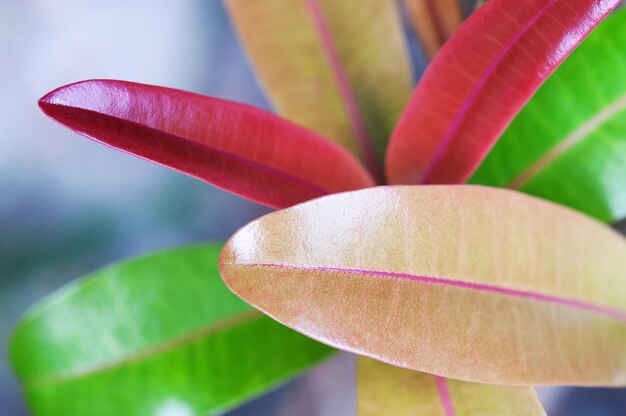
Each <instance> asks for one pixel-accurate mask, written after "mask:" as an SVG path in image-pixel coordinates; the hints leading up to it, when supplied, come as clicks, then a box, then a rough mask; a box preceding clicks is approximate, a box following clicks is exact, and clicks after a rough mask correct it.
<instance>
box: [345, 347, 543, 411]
mask: <svg viewBox="0 0 626 416" xmlns="http://www.w3.org/2000/svg"><path fill="white" fill-rule="evenodd" d="M357 394H358V416H420V415H428V416H496V415H497V416H541V415H545V414H546V413H545V412H544V410H543V408H542V407H541V403H540V402H539V399H538V398H537V395H536V394H535V391H534V389H533V388H532V387H507V386H494V385H489V384H476V383H468V382H466V381H458V380H451V379H445V378H442V377H438V376H433V375H430V374H426V373H420V372H417V371H412V370H406V369H404V368H400V367H394V366H390V365H388V364H385V363H381V362H380V361H376V360H372V359H371V358H365V357H360V358H358V361H357Z"/></svg>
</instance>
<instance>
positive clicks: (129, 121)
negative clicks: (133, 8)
mask: <svg viewBox="0 0 626 416" xmlns="http://www.w3.org/2000/svg"><path fill="white" fill-rule="evenodd" d="M39 106H40V107H41V109H42V110H43V111H44V112H45V113H46V114H47V115H48V116H50V117H52V118H53V119H55V120H56V121H58V122H60V123H61V124H64V125H65V126H67V127H69V128H70V129H72V130H74V131H76V132H77V133H79V134H82V135H84V136H86V137H89V138H91V139H93V140H96V141H98V142H101V143H103V144H106V145H108V146H111V147H113V148H116V149H119V150H122V151H124V152H127V153H131V154H133V155H136V156H139V157H142V158H144V159H148V160H151V161H154V162H157V163H159V164H162V165H165V166H168V167H170V168H172V169H175V170H178V171H180V172H183V173H186V174H188V175H191V176H194V177H196V178H198V179H202V180H204V181H206V182H209V183H211V184H214V185H216V186H219V187H220V188H223V189H226V190H228V191H231V192H234V193H236V194H238V195H241V196H244V197H246V198H249V199H251V200H253V201H256V202H260V203H262V204H265V205H269V206H272V207H277V208H282V207H286V206H289V205H293V204H296V203H299V202H303V201H306V200H308V199H312V198H315V197H319V196H322V195H325V194H329V193H334V192H341V191H346V190H354V189H359V188H365V187H369V186H372V185H373V181H372V178H371V177H370V175H369V174H368V173H367V172H366V170H365V168H363V167H362V166H361V165H360V163H359V162H358V161H357V160H356V159H355V158H354V157H353V156H351V155H350V154H349V153H348V152H347V151H344V150H343V149H341V148H340V147H339V146H337V145H335V144H333V143H331V142H329V141H327V140H326V139H324V138H323V137H322V136H319V135H317V134H316V133H313V132H311V131H309V130H307V129H305V128H303V127H300V126H298V125H295V124H293V123H291V122H289V121H287V120H284V119H282V118H280V117H278V116H275V115H273V114H271V113H268V112H266V111H263V110H260V109H257V108H254V107H250V106H247V105H243V104H238V103H234V102H230V101H225V100H220V99H217V98H211V97H205V96H201V95H197V94H192V93H189V92H185V91H179V90H174V89H170V88H163V87H155V86H151V85H143V84H136V83H131V82H125V81H109V80H92V81H83V82H78V83H76V84H70V85H67V86H65V87H61V88H59V89H57V90H55V91H53V92H51V93H49V94H47V95H46V96H45V97H43V98H42V99H41V100H40V101H39Z"/></svg>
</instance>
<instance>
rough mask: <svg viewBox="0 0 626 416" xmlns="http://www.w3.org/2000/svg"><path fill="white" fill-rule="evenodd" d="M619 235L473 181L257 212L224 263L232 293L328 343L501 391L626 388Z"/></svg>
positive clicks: (623, 243)
mask: <svg viewBox="0 0 626 416" xmlns="http://www.w3.org/2000/svg"><path fill="white" fill-rule="evenodd" d="M625 270H626V240H625V239H624V238H623V237H622V236H620V235H619V234H617V233H615V232H614V231H613V230H611V229H610V228H608V227H606V226H604V225H603V224H601V223H598V222H596V221H594V220H591V219H589V218H588V217H586V216H585V215H583V214H580V213H577V212H575V211H572V210H570V209H568V208H565V207H561V206H559V205H555V204H553V203H551V202H547V201H543V200H541V199H537V198H534V197H530V196H527V195H524V194H521V193H517V192H514V191H509V190H501V189H492V188H483V187H477V186H468V185H447V186H401V187H378V188H371V189H367V190H363V191H357V192H352V193H345V194H338V195H332V196H328V197H324V198H320V199H317V200H315V201H311V202H307V203H305V204H302V205H298V206H296V207H293V208H289V209H286V210H282V211H280V212H276V213H273V214H269V215H267V216H264V217H262V218H261V219H259V220H257V221H254V222H252V223H251V224H249V225H247V226H246V227H244V228H242V229H241V230H240V231H238V232H237V233H236V234H235V235H234V236H233V237H232V238H231V240H230V241H229V242H228V243H227V244H226V246H225V247H224V250H223V252H222V254H221V255H220V273H221V275H222V278H223V279H224V281H225V282H226V284H227V285H228V286H229V287H230V289H231V290H232V291H233V292H235V293H236V294H237V295H239V296H240V297H241V298H243V299H244V300H246V301H248V302H250V303H251V304H253V305H254V306H256V307H257V308H258V309H260V310H261V311H263V312H265V313H266V314H268V315H269V316H271V317H273V318H275V319H277V320H278V321H279V322H282V323H284V324H285V325H287V326H289V327H292V328H294V329H296V330H298V331H300V332H302V333H304V334H305V335H308V336H310V337H312V338H314V339H317V340H319V341H321V342H324V343H327V344H329V345H332V346H334V347H338V348H341V349H343V350H347V351H350V352H355V353H357V354H361V355H366V356H370V357H373V358H376V359H379V360H381V361H384V362H387V363H390V364H394V365H398V366H401V367H405V368H409V369H413V370H417V371H423V372H426V373H430V374H436V375H439V376H442V377H448V378H454V379H459V380H465V381H473V382H479V383H491V384H501V385H529V384H546V385H550V384H577V385H625V384H626V354H625V353H624V351H626V275H625V272H624V271H625Z"/></svg>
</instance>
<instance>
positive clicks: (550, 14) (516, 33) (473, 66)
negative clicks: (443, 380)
mask: <svg viewBox="0 0 626 416" xmlns="http://www.w3.org/2000/svg"><path fill="white" fill-rule="evenodd" d="M618 3H619V1H618V0H526V1H523V2H520V1H519V0H493V1H489V2H487V3H486V4H485V5H484V6H483V7H481V8H480V9H478V11H476V13H474V14H473V15H472V16H470V18H469V19H468V20H466V22H465V23H464V24H463V25H461V27H460V28H459V30H458V31H457V32H456V33H455V34H454V36H452V38H451V39H450V40H449V41H448V42H447V43H446V44H445V45H444V47H443V48H442V49H441V51H440V52H439V54H437V57H436V58H435V59H434V60H433V62H432V64H431V65H430V66H429V68H428V69H427V71H426V73H425V74H424V76H423V77H422V79H421V81H420V83H419V85H418V87H417V88H416V90H415V92H414V93H413V97H412V98H411V101H410V103H409V105H408V106H407V108H406V110H405V111H404V113H403V115H402V117H401V118H400V121H399V123H398V126H397V127H396V130H395V131H394V133H393V136H392V139H391V142H390V144H389V150H388V153H387V177H388V179H389V182H390V183H392V184H417V183H421V184H445V183H461V182H465V181H467V180H468V179H469V178H470V176H471V175H472V174H473V172H474V171H475V170H476V168H477V167H478V165H479V164H480V162H481V161H482V160H483V159H484V158H485V156H486V155H487V153H488V152H489V150H490V149H491V147H492V146H493V145H494V143H495V142H496V140H497V139H498V138H499V137H500V136H501V135H502V133H503V132H504V130H505V129H506V127H507V125H508V124H509V123H510V122H511V120H512V119H513V117H514V116H515V115H516V114H517V113H518V112H519V111H520V110H521V108H522V107H523V106H524V104H525V103H526V102H527V101H528V99H530V97H531V96H532V95H533V93H534V92H535V91H536V90H537V89H538V88H539V86H540V85H541V83H542V82H543V81H544V80H545V79H546V78H547V77H548V76H549V75H550V74H551V73H552V72H553V71H554V70H555V69H556V67H557V66H558V65H559V64H560V63H561V62H562V61H563V60H564V59H565V58H566V57H567V55H568V54H569V53H570V52H571V51H572V50H573V49H574V48H575V47H576V46H577V45H578V43H579V42H580V41H581V40H582V39H583V38H584V37H585V36H586V35H587V34H588V33H589V32H590V31H591V30H592V29H593V28H594V27H595V26H596V25H597V24H598V23H599V22H600V21H601V20H602V18H603V17H604V16H606V15H607V14H608V13H609V12H610V11H611V10H612V9H613V8H614V7H615V6H616V5H617V4H618Z"/></svg>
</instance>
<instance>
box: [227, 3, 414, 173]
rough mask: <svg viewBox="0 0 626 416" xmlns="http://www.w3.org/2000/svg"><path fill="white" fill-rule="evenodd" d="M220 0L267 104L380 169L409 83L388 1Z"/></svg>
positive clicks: (393, 8) (398, 22) (406, 61)
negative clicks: (237, 34)
mask: <svg viewBox="0 0 626 416" xmlns="http://www.w3.org/2000/svg"><path fill="white" fill-rule="evenodd" d="M227 5H228V8H229V10H230V15H231V17H232V20H233V23H234V26H235V28H236V29H237V31H238V33H239V36H240V38H241V40H242V41H243V46H244V47H245V48H246V50H247V52H248V54H249V56H250V58H251V60H252V63H253V64H254V67H255V69H256V72H257V74H258V77H259V79H260V81H261V84H262V85H263V87H265V90H266V92H267V94H268V96H269V98H270V99H271V101H272V102H273V104H274V107H275V109H276V110H277V111H278V112H279V113H280V114H282V115H284V116H285V117H287V118H289V119H290V120H292V121H294V122H296V123H298V124H301V125H303V126H305V127H308V128H310V129H313V130H315V131H317V132H319V133H321V134H323V135H324V136H326V137H329V138H330V139H332V140H333V141H335V142H337V143H338V144H340V145H341V146H343V147H345V148H346V149H348V150H349V151H351V152H352V153H353V154H355V155H357V156H359V157H360V158H361V159H362V160H363V161H364V162H365V163H366V165H367V166H368V167H369V168H370V170H371V171H372V172H374V173H380V171H381V168H380V166H379V165H380V162H379V159H382V156H383V154H384V151H385V148H386V146H387V142H388V140H389V136H390V135H391V131H392V129H393V127H394V125H395V124H396V122H397V120H398V117H399V115H400V113H401V112H402V109H403V108H404V106H405V105H406V103H407V102H408V100H409V96H410V93H411V89H412V75H411V66H410V62H409V58H408V52H407V46H406V41H405V38H404V32H403V28H402V22H401V19H400V15H399V11H398V8H397V5H396V4H395V2H393V1H388V0H342V1H334V0H303V1H293V0H255V1H249V0H228V1H227ZM377 176H379V177H380V176H381V175H380V174H378V175H377Z"/></svg>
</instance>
